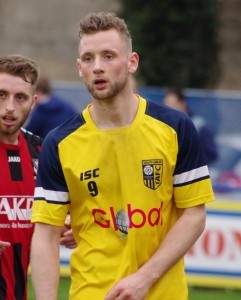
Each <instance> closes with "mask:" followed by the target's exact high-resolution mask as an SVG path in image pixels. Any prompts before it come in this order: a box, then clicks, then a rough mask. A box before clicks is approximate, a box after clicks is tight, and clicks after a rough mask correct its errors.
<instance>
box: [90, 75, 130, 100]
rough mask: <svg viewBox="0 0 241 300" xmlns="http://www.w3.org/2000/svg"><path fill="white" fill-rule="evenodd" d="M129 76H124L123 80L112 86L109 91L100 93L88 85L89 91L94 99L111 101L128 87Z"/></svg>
mask: <svg viewBox="0 0 241 300" xmlns="http://www.w3.org/2000/svg"><path fill="white" fill-rule="evenodd" d="M127 78H128V77H127V75H125V76H123V77H122V79H121V80H120V81H118V82H115V83H114V84H110V88H109V90H107V91H98V90H96V89H95V87H94V85H90V84H89V85H87V89H88V91H89V92H90V94H91V95H92V97H93V98H95V99H97V100H111V99H113V98H115V97H116V96H117V95H118V94H119V93H120V92H121V91H122V90H123V89H124V87H125V86H126V82H127Z"/></svg>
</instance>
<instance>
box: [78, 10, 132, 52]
mask: <svg viewBox="0 0 241 300" xmlns="http://www.w3.org/2000/svg"><path fill="white" fill-rule="evenodd" d="M79 27H80V30H79V37H80V39H81V38H82V37H83V35H85V34H92V33H96V32H99V31H106V30H110V29H115V30H116V31H117V32H118V33H119V34H120V35H121V37H123V38H124V40H125V41H126V44H127V45H128V47H129V49H130V50H131V49H132V39H131V35H130V32H129V30H128V28H127V25H126V23H125V21H124V20H123V19H120V18H119V17H117V16H116V15H115V14H114V13H109V12H98V13H90V14H88V15H87V16H86V17H85V18H83V19H82V20H81V21H80V24H79Z"/></svg>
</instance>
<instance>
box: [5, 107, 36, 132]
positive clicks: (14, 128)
mask: <svg viewBox="0 0 241 300" xmlns="http://www.w3.org/2000/svg"><path fill="white" fill-rule="evenodd" d="M29 113H30V109H29V111H27V112H26V113H25V114H24V115H23V116H22V118H21V119H20V120H17V123H16V124H15V125H14V126H6V125H5V126H2V125H0V134H1V135H2V136H11V135H15V134H16V133H17V132H18V131H19V130H20V128H21V127H22V126H23V125H24V123H25V122H26V120H27V118H28V115H29Z"/></svg>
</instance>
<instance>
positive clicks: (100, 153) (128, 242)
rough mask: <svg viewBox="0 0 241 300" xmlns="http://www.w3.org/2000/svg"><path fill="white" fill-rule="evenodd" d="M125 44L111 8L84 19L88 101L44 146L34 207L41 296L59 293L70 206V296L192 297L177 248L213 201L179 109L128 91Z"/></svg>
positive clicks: (129, 64)
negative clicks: (63, 228) (63, 235)
mask: <svg viewBox="0 0 241 300" xmlns="http://www.w3.org/2000/svg"><path fill="white" fill-rule="evenodd" d="M131 44H132V43H131V37H130V33H129V31H128V29H127V26H126V24H125V22H124V20H122V19H120V18H118V17H117V16H115V15H112V14H110V13H91V14H89V15H87V16H86V17H85V18H84V19H83V20H81V22H80V43H79V55H80V56H79V59H78V60H77V66H78V70H79V75H80V77H81V78H82V79H83V80H84V82H85V84H86V86H87V88H88V90H89V92H90V94H91V96H92V103H91V104H90V105H89V106H88V107H87V108H86V109H84V111H83V112H81V114H80V115H79V116H76V117H73V118H72V119H71V120H69V121H66V122H65V123H64V124H62V125H61V126H60V127H58V128H57V129H55V130H54V131H52V133H50V134H49V135H48V136H47V137H46V139H45V141H44V143H43V149H42V152H41V154H40V163H39V173H38V179H37V187H36V189H35V200H34V204H33V214H32V221H33V222H34V223H35V230H34V235H33V240H32V251H31V266H32V274H33V277H32V278H33V282H34V288H35V293H36V299H37V300H43V299H48V300H54V299H56V298H57V287H58V280H59V271H58V259H57V258H58V252H59V249H58V243H57V241H58V239H59V236H60V232H61V230H60V228H61V226H62V225H63V223H64V220H65V216H66V213H67V212H68V211H70V215H71V222H72V228H73V233H74V237H75V239H76V241H77V244H78V246H77V248H76V250H75V251H74V253H73V254H72V257H71V273H72V274H71V279H72V280H71V287H70V294H69V299H71V300H78V299H95V300H103V299H105V300H114V299H131V300H133V299H134V300H144V299H145V300H160V299H169V300H177V299H178V300H184V299H185V300H186V299H187V298H188V290H187V284H186V279H185V272H184V263H183V256H184V254H185V253H186V252H187V251H188V249H189V248H190V247H191V246H192V245H193V243H194V242H195V241H196V240H197V239H198V237H199V236H200V234H201V233H202V231H203V229H204V227H205V203H206V202H209V201H212V200H213V199H214V195H213V191H212V187H211V182H210V178H209V172H208V168H207V166H206V162H205V159H204V154H203V151H202V148H201V146H200V142H199V138H198V134H197V132H196V129H195V127H194V125H193V123H192V122H191V120H190V119H189V118H188V117H187V116H186V114H184V113H183V112H180V111H175V110H173V109H170V108H169V107H166V106H159V105H157V104H154V103H152V102H150V101H147V100H145V99H143V98H142V97H140V96H138V95H135V94H134V93H133V90H132V86H133V84H132V76H133V74H134V73H135V71H136V70H137V68H138V60H139V59H138V55H137V53H136V52H133V51H132V45H131ZM40 237H41V238H40ZM43 253H44V254H45V255H44V259H45V264H42V263H41V259H42V258H43Z"/></svg>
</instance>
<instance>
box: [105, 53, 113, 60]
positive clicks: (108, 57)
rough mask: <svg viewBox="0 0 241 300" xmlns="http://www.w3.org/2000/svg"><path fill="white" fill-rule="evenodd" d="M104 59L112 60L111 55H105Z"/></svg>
mask: <svg viewBox="0 0 241 300" xmlns="http://www.w3.org/2000/svg"><path fill="white" fill-rule="evenodd" d="M105 58H106V59H107V60H111V59H112V58H113V55H111V54H107V55H106V56H105Z"/></svg>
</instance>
